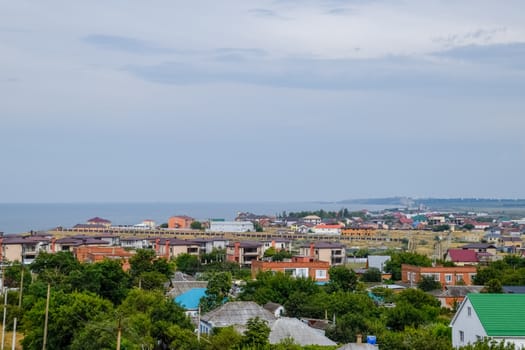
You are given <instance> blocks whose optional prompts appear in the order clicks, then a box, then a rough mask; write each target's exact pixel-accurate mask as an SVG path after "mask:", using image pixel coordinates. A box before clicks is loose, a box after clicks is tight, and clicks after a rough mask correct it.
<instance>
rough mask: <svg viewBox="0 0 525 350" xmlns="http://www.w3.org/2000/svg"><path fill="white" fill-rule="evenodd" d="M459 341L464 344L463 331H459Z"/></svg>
mask: <svg viewBox="0 0 525 350" xmlns="http://www.w3.org/2000/svg"><path fill="white" fill-rule="evenodd" d="M459 341H460V342H462V343H463V342H465V333H464V332H463V331H459Z"/></svg>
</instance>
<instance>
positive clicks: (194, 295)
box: [174, 288, 206, 310]
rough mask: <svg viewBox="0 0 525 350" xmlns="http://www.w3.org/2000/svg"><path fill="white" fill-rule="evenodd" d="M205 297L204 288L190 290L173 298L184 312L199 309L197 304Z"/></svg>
mask: <svg viewBox="0 0 525 350" xmlns="http://www.w3.org/2000/svg"><path fill="white" fill-rule="evenodd" d="M205 295H206V288H192V289H190V290H189V291H187V292H185V293H182V294H181V295H179V296H176V297H175V299H174V300H175V302H176V303H178V304H180V305H181V306H182V307H183V308H185V309H186V310H196V309H198V308H199V302H200V300H201V298H202V297H203V296H205Z"/></svg>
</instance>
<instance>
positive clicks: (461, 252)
mask: <svg viewBox="0 0 525 350" xmlns="http://www.w3.org/2000/svg"><path fill="white" fill-rule="evenodd" d="M448 255H449V256H450V260H452V261H453V262H475V263H477V262H478V261H479V260H478V256H477V254H476V252H475V251H473V250H468V249H449V250H448Z"/></svg>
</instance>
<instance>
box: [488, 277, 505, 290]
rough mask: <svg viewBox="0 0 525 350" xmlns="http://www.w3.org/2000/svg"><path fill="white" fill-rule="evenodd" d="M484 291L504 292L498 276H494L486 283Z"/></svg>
mask: <svg viewBox="0 0 525 350" xmlns="http://www.w3.org/2000/svg"><path fill="white" fill-rule="evenodd" d="M484 292H486V293H503V287H502V285H501V282H500V280H499V279H497V278H493V279H491V280H490V281H488V282H487V284H485V288H484Z"/></svg>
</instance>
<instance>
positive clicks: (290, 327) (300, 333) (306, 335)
mask: <svg viewBox="0 0 525 350" xmlns="http://www.w3.org/2000/svg"><path fill="white" fill-rule="evenodd" d="M285 339H293V341H294V343H295V344H298V345H300V346H306V345H321V346H334V345H337V344H336V343H335V342H333V341H332V340H330V339H328V338H327V337H326V336H325V335H324V332H320V331H319V330H317V329H315V328H312V327H310V326H308V325H307V324H306V323H304V322H302V321H301V320H298V319H297V318H290V317H280V318H278V319H277V320H276V321H275V322H273V324H272V325H271V327H270V336H269V341H270V344H279V343H280V342H282V341H283V340H285Z"/></svg>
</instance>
